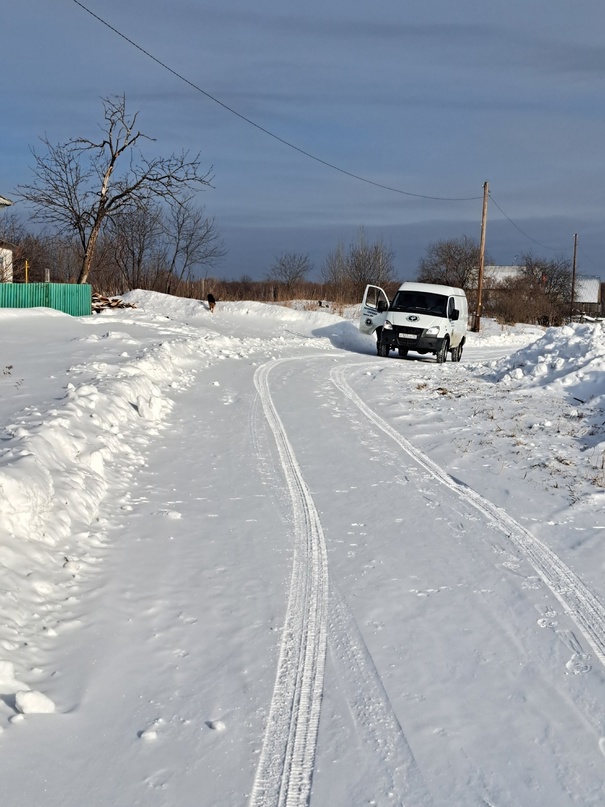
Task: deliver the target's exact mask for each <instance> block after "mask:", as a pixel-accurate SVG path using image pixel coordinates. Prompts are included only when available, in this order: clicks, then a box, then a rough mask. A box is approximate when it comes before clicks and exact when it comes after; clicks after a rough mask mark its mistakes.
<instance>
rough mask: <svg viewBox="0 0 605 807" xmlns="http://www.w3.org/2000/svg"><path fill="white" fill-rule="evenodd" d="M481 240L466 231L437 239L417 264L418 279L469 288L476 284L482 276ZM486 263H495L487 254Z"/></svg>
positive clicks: (471, 290) (471, 289) (472, 288)
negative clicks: (458, 235)
mask: <svg viewBox="0 0 605 807" xmlns="http://www.w3.org/2000/svg"><path fill="white" fill-rule="evenodd" d="M479 258H480V246H479V242H478V241H476V240H475V239H474V238H469V237H468V236H466V235H463V236H462V237H461V238H451V239H449V240H445V241H436V242H435V243H433V244H430V245H429V247H428V248H427V251H426V255H425V257H424V258H422V259H421V260H420V264H419V266H418V280H419V281H420V282H421V283H441V284H443V285H445V286H456V287H457V288H461V289H464V290H465V291H466V292H473V291H474V290H475V289H476V288H477V283H478V277H479ZM485 262H486V263H488V264H489V263H492V261H491V259H490V258H489V257H487V256H486V257H485Z"/></svg>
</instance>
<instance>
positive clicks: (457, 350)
mask: <svg viewBox="0 0 605 807" xmlns="http://www.w3.org/2000/svg"><path fill="white" fill-rule="evenodd" d="M450 352H451V354H452V361H460V359H461V358H462V345H461V344H460V345H458V347H453V348H452V349H451V351H450Z"/></svg>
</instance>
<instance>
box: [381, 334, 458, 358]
mask: <svg viewBox="0 0 605 807" xmlns="http://www.w3.org/2000/svg"><path fill="white" fill-rule="evenodd" d="M381 339H382V341H383V342H384V343H385V344H386V345H388V347H389V349H390V350H397V349H398V348H404V349H405V350H417V351H424V352H426V353H438V352H439V350H441V346H442V345H443V342H444V340H445V337H444V336H426V335H425V334H424V331H420V333H405V332H403V333H402V332H401V331H400V330H399V329H398V328H389V329H388V330H387V329H386V328H383V329H382V335H381Z"/></svg>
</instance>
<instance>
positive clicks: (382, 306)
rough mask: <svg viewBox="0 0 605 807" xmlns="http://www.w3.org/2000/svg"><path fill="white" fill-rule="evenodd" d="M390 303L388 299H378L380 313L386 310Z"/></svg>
mask: <svg viewBox="0 0 605 807" xmlns="http://www.w3.org/2000/svg"><path fill="white" fill-rule="evenodd" d="M388 307H389V306H388V304H387V302H386V300H378V313H379V314H382V312H383V311H386V310H387V308H388Z"/></svg>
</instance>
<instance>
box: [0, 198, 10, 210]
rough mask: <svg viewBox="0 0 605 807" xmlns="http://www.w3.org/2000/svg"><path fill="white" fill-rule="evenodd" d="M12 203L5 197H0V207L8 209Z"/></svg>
mask: <svg viewBox="0 0 605 807" xmlns="http://www.w3.org/2000/svg"><path fill="white" fill-rule="evenodd" d="M10 205H12V202H11V200H10V199H7V198H6V197H5V196H0V207H10Z"/></svg>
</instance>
